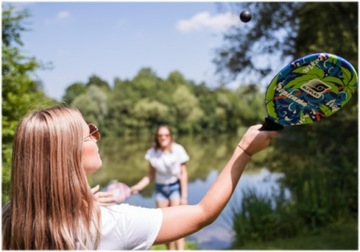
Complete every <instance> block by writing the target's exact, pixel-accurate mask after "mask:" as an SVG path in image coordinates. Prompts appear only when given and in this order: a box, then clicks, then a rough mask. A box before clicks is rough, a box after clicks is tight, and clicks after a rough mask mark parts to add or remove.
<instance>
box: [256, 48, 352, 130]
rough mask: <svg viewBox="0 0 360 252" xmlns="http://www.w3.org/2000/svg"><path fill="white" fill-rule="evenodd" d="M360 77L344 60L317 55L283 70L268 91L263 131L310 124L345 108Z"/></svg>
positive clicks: (309, 56)
mask: <svg viewBox="0 0 360 252" xmlns="http://www.w3.org/2000/svg"><path fill="white" fill-rule="evenodd" d="M357 84H358V76H357V73H356V71H355V68H354V67H353V66H352V65H351V64H350V63H349V62H347V61H346V60H345V59H343V58H341V57H339V56H336V55H333V54H329V53H315V54H310V55H307V56H305V57H302V58H300V59H297V60H295V61H293V62H292V63H290V64H289V65H287V66H286V67H284V68H283V69H282V70H281V71H280V72H279V73H278V74H277V75H276V76H275V77H274V78H273V80H272V81H271V83H270V85H269V86H268V88H267V91H266V97H265V103H266V109H267V113H268V116H267V118H266V120H265V123H264V124H263V127H262V130H278V129H281V128H283V127H286V126H292V125H302V124H310V123H313V122H317V121H320V120H322V119H324V118H327V117H329V116H331V115H332V114H334V113H335V112H336V111H338V110H339V109H340V108H342V107H343V106H344V105H345V104H346V103H347V102H348V101H349V100H350V98H351V97H352V95H353V94H354V93H355V91H356V88H357Z"/></svg>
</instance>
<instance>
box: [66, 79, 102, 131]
mask: <svg viewBox="0 0 360 252" xmlns="http://www.w3.org/2000/svg"><path fill="white" fill-rule="evenodd" d="M106 99H107V96H106V94H105V93H104V92H103V91H102V90H101V89H100V88H99V87H97V86H90V87H89V88H88V90H87V92H86V93H84V94H81V95H80V96H78V97H77V98H76V99H75V100H74V101H73V102H72V103H71V106H73V107H76V108H78V109H79V110H80V111H81V113H82V115H83V117H84V119H85V120H86V121H87V122H89V123H95V124H96V125H98V126H102V125H103V123H104V119H105V117H106V115H107V112H108V108H107V101H106Z"/></svg>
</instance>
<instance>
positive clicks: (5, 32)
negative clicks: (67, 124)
mask: <svg viewBox="0 0 360 252" xmlns="http://www.w3.org/2000/svg"><path fill="white" fill-rule="evenodd" d="M29 17H30V14H29V13H28V11H26V10H23V11H15V7H13V6H11V5H8V4H4V5H3V10H2V168H3V169H2V192H3V195H2V199H3V200H5V199H6V198H7V195H8V192H9V182H10V166H11V164H10V163H11V152H12V150H11V149H12V141H13V139H14V134H15V129H16V126H17V124H18V123H19V120H20V119H21V118H22V117H23V116H24V115H25V114H26V113H27V112H28V111H29V109H37V108H40V107H42V106H47V105H49V104H51V103H54V102H55V101H52V100H50V99H48V98H47V97H46V96H45V95H44V93H43V92H42V91H41V90H40V87H41V86H40V82H39V81H38V80H34V79H33V77H32V76H33V73H34V72H35V71H36V70H37V69H39V68H40V67H41V65H40V63H39V62H38V61H37V60H36V59H35V58H34V57H28V56H25V55H24V54H23V53H22V52H21V46H23V43H22V40H21V34H22V32H24V31H27V27H26V22H25V21H26V20H27V19H28V18H29ZM39 101H41V104H39Z"/></svg>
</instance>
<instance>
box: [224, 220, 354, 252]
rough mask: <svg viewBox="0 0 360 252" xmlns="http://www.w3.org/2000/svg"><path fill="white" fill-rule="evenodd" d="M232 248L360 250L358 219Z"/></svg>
mask: <svg viewBox="0 0 360 252" xmlns="http://www.w3.org/2000/svg"><path fill="white" fill-rule="evenodd" d="M230 249H232V250H254V249H256V250H356V251H357V250H358V220H357V219H353V220H350V221H346V222H344V223H341V224H335V225H331V226H329V227H326V228H322V229H318V230H315V231H312V232H311V233H307V234H302V235H298V236H296V237H292V238H286V239H282V238H279V239H276V240H273V241H269V242H252V243H247V244H245V245H243V246H234V247H232V248H230Z"/></svg>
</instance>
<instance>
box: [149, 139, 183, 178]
mask: <svg viewBox="0 0 360 252" xmlns="http://www.w3.org/2000/svg"><path fill="white" fill-rule="evenodd" d="M145 159H146V160H148V161H149V162H150V164H151V166H152V167H154V168H155V169H156V175H155V181H156V183H158V184H163V185H168V184H171V183H174V182H176V181H177V180H178V179H179V175H180V173H181V164H183V163H186V162H187V161H188V160H189V159H190V158H189V156H188V154H187V153H186V151H185V149H184V147H183V146H182V145H180V144H177V143H172V144H171V151H170V152H163V151H161V150H160V149H158V150H155V148H150V149H149V150H148V151H147V152H146V154H145Z"/></svg>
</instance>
